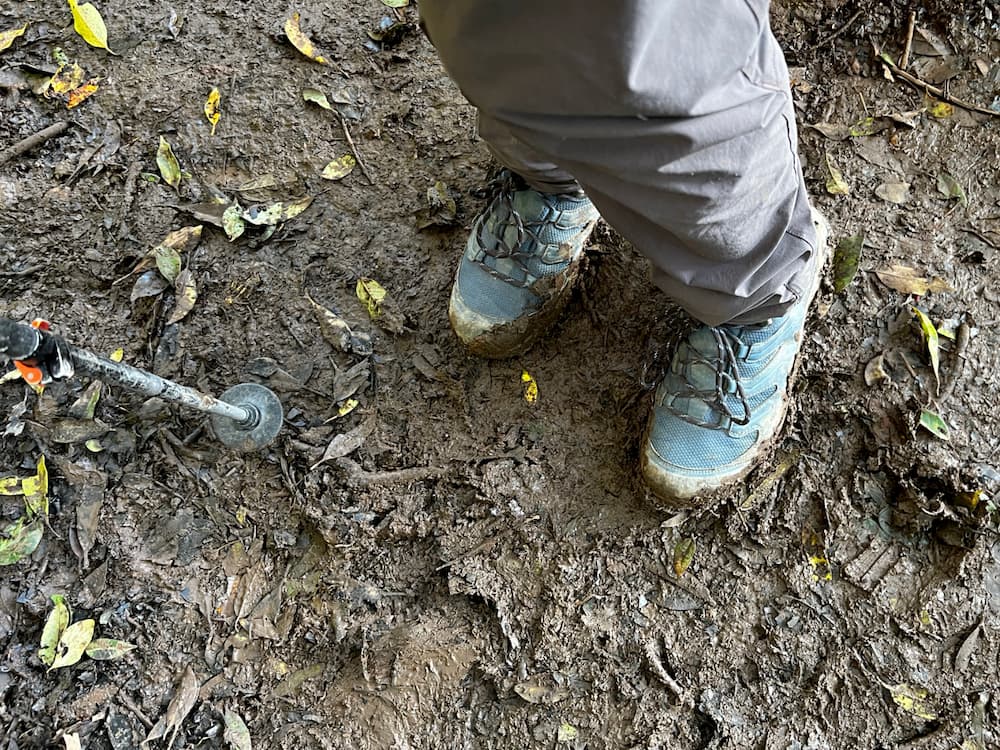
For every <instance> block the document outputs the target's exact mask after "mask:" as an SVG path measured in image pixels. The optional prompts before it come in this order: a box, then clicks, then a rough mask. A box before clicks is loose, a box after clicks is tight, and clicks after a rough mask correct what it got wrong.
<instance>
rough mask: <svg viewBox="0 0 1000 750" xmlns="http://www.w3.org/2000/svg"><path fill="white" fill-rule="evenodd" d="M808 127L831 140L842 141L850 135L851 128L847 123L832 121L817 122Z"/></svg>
mask: <svg viewBox="0 0 1000 750" xmlns="http://www.w3.org/2000/svg"><path fill="white" fill-rule="evenodd" d="M808 127H810V128H812V129H813V130H816V131H818V132H820V133H822V134H823V135H825V136H826V137H827V138H829V139H830V140H832V141H843V140H847V139H848V138H850V137H851V128H850V126H848V125H839V124H837V123H833V122H817V123H814V124H812V125H809V126H808Z"/></svg>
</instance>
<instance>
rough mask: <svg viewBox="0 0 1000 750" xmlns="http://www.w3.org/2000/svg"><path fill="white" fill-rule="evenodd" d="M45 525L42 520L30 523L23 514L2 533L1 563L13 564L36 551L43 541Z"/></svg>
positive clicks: (0, 540)
mask: <svg viewBox="0 0 1000 750" xmlns="http://www.w3.org/2000/svg"><path fill="white" fill-rule="evenodd" d="M43 531H44V526H43V525H42V522H41V521H40V520H37V519H36V520H34V521H32V522H31V523H28V519H27V518H25V517H24V516H21V517H20V518H19V519H17V520H16V521H14V523H12V524H10V525H9V526H8V527H7V528H5V529H4V530H3V533H2V534H0V565H13V564H14V563H16V562H20V561H21V560H23V559H24V558H25V557H27V556H28V555H30V554H31V553H32V552H34V551H35V550H36V549H37V548H38V545H39V543H40V542H41V541H42V533H43Z"/></svg>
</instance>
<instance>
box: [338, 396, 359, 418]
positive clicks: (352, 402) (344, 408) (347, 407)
mask: <svg viewBox="0 0 1000 750" xmlns="http://www.w3.org/2000/svg"><path fill="white" fill-rule="evenodd" d="M360 403H361V402H360V401H358V400H357V399H356V398H349V399H347V401H345V402H344V403H342V404H341V405H340V406H339V407H338V409H337V416H338V417H346V416H347V415H348V414H350V413H351V412H352V411H354V410H355V409H357V408H358V404H360Z"/></svg>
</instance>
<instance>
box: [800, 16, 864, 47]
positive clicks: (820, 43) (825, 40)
mask: <svg viewBox="0 0 1000 750" xmlns="http://www.w3.org/2000/svg"><path fill="white" fill-rule="evenodd" d="M861 13H862V11H860V10H859V11H858V12H857V13H855V14H854V15H853V16H851V17H850V18H848V19H847V23H845V24H844V25H843V26H841V27H840V28H839V29H837V30H836V31H834V32H833V33H832V34H830V35H829V36H825V37H823V38H822V39H820V40H819V41H818V42H816V44H814V45H813V46H812V47H810V48H809V49H810V50H814V49H819V48H820V47H822V46H823V45H826V44H829V43H830V42H832V41H833V40H834V39H836V38H837V37H838V36H840V35H841V34H843V33H844V32H845V31H847V30H848V29H849V28H850V27H851V24H852V23H854V22H855V21H857V20H858V19H859V18H860V17H861Z"/></svg>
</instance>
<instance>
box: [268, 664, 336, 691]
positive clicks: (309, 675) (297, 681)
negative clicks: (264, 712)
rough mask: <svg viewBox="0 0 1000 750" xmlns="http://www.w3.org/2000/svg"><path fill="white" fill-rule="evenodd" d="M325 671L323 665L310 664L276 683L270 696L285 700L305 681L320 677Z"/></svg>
mask: <svg viewBox="0 0 1000 750" xmlns="http://www.w3.org/2000/svg"><path fill="white" fill-rule="evenodd" d="M325 671H326V665H325V664H310V665H309V666H308V667H303V668H302V669H296V670H295V671H294V672H292V673H291V674H290V675H288V677H287V678H286V679H285V680H283V681H282V682H280V683H278V686H277V687H276V688H275V689H274V691H273V692H272V693H271V695H273V696H274V697H275V698H287V697H289V696H291V695H293V694H295V693H296V692H298V689H299V688H300V687H302V685H303V684H304V683H305V682H306V681H308V680H314V679H316V678H317V677H322V676H323V673H324V672H325Z"/></svg>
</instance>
